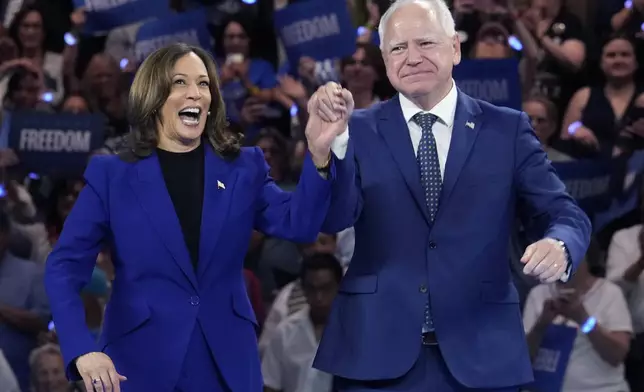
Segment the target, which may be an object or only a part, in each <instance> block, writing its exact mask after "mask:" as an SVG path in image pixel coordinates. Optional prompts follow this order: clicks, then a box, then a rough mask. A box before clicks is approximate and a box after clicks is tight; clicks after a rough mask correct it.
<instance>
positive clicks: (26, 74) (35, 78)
mask: <svg viewBox="0 0 644 392" xmlns="http://www.w3.org/2000/svg"><path fill="white" fill-rule="evenodd" d="M43 93H44V89H43V84H42V78H41V76H40V75H39V74H38V73H37V72H36V71H35V70H33V69H32V68H26V67H19V68H18V69H16V70H15V72H14V73H12V74H11V77H10V78H9V81H8V83H7V89H6V90H5V95H4V99H3V103H2V106H3V107H4V108H5V109H7V110H13V111H19V110H41V111H49V110H50V105H49V103H48V102H44V101H43V99H42V98H43Z"/></svg>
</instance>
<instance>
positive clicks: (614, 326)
mask: <svg viewBox="0 0 644 392" xmlns="http://www.w3.org/2000/svg"><path fill="white" fill-rule="evenodd" d="M557 295H558V293H557V287H556V285H555V284H541V285H538V286H536V287H535V288H533V289H532V291H530V294H528V299H527V300H526V304H525V309H524V311H523V326H524V328H525V331H526V333H529V332H530V331H531V330H532V328H533V327H534V325H535V323H536V321H537V319H538V318H539V316H540V315H541V313H542V311H543V304H544V303H545V302H546V300H548V299H550V298H554V297H556V296H557ZM583 304H584V307H585V308H586V311H587V312H588V313H589V314H590V315H592V316H594V317H595V318H596V319H597V323H598V324H599V325H601V326H602V327H603V328H605V329H606V330H608V331H612V332H616V331H620V332H632V331H633V327H632V324H631V316H630V313H629V312H628V307H627V305H626V301H625V299H624V295H623V294H622V291H621V289H620V288H619V287H618V286H617V285H615V284H614V283H612V282H610V281H608V280H606V279H598V280H597V281H596V282H595V284H594V285H593V287H591V289H590V290H589V291H588V292H587V293H586V295H584V298H583ZM554 323H555V324H564V323H565V324H566V325H568V326H570V327H577V328H578V327H579V326H578V325H577V324H576V323H575V322H573V321H570V320H565V319H564V318H563V317H561V316H557V318H556V319H555V320H554ZM627 391H629V387H628V384H627V383H626V379H625V378H624V365H623V364H622V365H620V366H616V367H614V366H612V365H610V364H609V363H607V362H606V361H604V360H603V359H602V358H601V357H600V356H599V354H598V353H597V351H595V349H594V348H593V346H592V343H591V342H590V340H588V336H586V335H585V334H584V333H582V332H581V331H579V332H578V333H577V338H576V339H575V343H574V346H573V349H572V353H571V354H570V360H569V362H568V367H567V369H566V374H565V376H564V384H563V388H562V392H627Z"/></svg>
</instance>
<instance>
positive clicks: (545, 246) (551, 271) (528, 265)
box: [521, 238, 568, 283]
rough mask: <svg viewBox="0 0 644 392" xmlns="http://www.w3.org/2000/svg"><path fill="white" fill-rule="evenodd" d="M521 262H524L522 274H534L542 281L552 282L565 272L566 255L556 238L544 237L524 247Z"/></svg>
mask: <svg viewBox="0 0 644 392" xmlns="http://www.w3.org/2000/svg"><path fill="white" fill-rule="evenodd" d="M521 262H522V263H523V264H525V267H523V273H524V274H526V275H531V276H534V277H536V278H538V279H539V280H540V281H541V282H543V283H552V282H556V281H558V280H559V279H561V277H562V276H563V275H564V274H565V273H566V269H567V267H568V256H567V255H566V250H565V249H564V247H563V246H561V244H560V243H559V242H558V241H557V240H555V239H552V238H544V239H542V240H539V241H537V242H535V243H534V244H532V245H530V246H528V247H527V248H526V250H525V253H524V254H523V257H521Z"/></svg>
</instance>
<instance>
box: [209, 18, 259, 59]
mask: <svg viewBox="0 0 644 392" xmlns="http://www.w3.org/2000/svg"><path fill="white" fill-rule="evenodd" d="M231 23H237V24H238V25H240V26H241V27H242V30H244V32H245V33H246V36H247V37H248V57H249V58H252V57H255V47H254V45H253V39H252V38H251V37H252V36H253V24H252V23H251V22H250V21H249V20H248V18H247V17H245V16H243V15H231V16H229V17H228V18H226V19H225V20H224V22H223V23H222V24H221V25H220V26H219V28H217V29H216V30H215V32H214V36H215V47H214V48H213V49H214V54H215V57H217V58H223V57H224V56H225V55H226V53H225V52H224V35H226V29H227V28H228V25H229V24H231Z"/></svg>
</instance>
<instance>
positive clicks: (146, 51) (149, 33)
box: [134, 10, 212, 62]
mask: <svg viewBox="0 0 644 392" xmlns="http://www.w3.org/2000/svg"><path fill="white" fill-rule="evenodd" d="M178 42H183V43H185V44H189V45H192V46H199V47H201V48H203V49H205V50H207V51H210V49H211V47H212V44H211V37H210V32H209V31H208V25H207V19H206V14H205V13H204V11H203V10H196V11H190V12H184V13H180V14H172V15H167V16H164V17H163V18H159V19H156V20H151V21H149V22H146V23H145V24H143V25H142V26H141V27H140V28H139V31H138V32H137V34H136V43H135V45H134V52H135V56H136V59H137V60H138V61H139V62H142V61H143V60H145V58H146V57H148V56H149V55H150V54H151V53H152V52H154V51H155V50H157V49H160V48H162V47H164V46H168V45H170V44H174V43H178Z"/></svg>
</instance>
